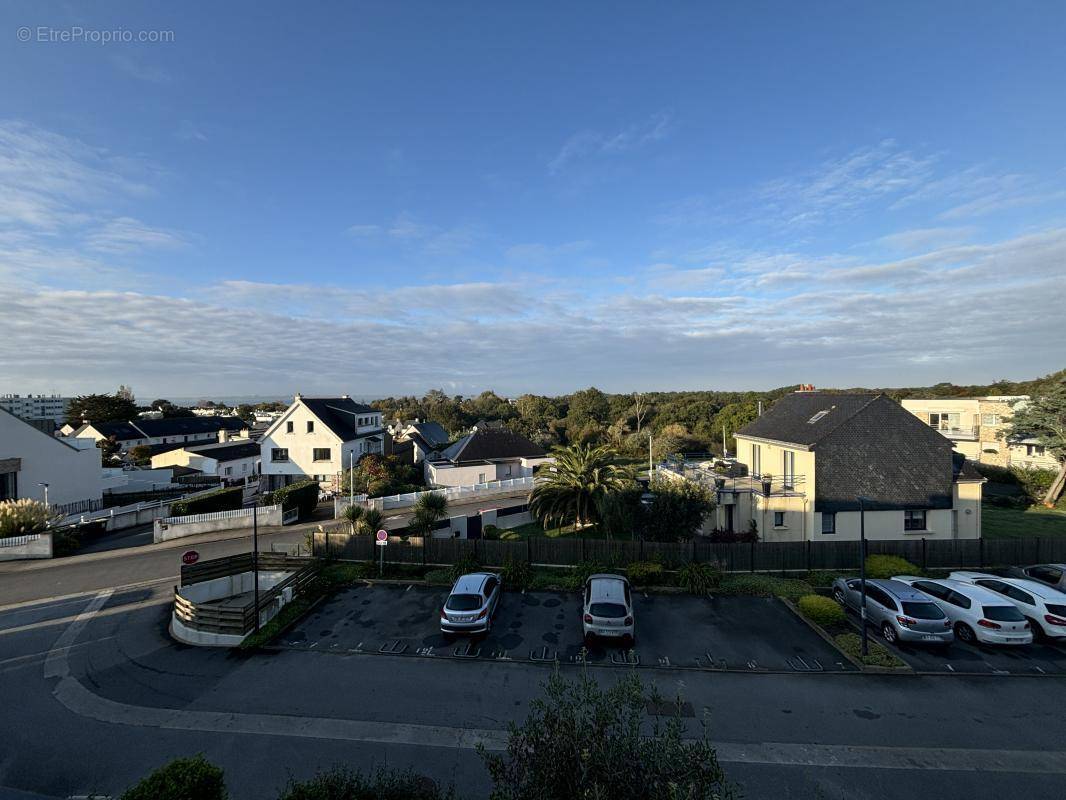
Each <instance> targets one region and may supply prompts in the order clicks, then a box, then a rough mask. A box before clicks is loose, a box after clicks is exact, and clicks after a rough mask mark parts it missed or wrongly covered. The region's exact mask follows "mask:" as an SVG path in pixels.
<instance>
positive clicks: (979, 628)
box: [892, 575, 1033, 645]
mask: <svg viewBox="0 0 1066 800" xmlns="http://www.w3.org/2000/svg"><path fill="white" fill-rule="evenodd" d="M892 580H894V581H899V582H900V583H905V584H907V585H908V586H911V587H913V588H915V589H917V590H919V591H921V592H925V593H926V594H927V595H929V596H930V597H932V598H933V600H934V601H936V604H937V605H938V606H940V610H941V611H943V612H944V613H945V614H946V615H947V617H948V619H950V620H951V622H952V630H953V631H954V632H955V638H956V639H958V640H959V641H962V642H968V643H971V644H972V643H974V642H981V643H983V644H1013V645H1018V644H1032V641H1033V631H1032V626H1031V625H1030V624H1029V623H1028V622H1027V621H1026V619H1025V616H1024V615H1023V614H1022V612H1021V611H1019V610H1018V609H1017V607H1016V606H1015V605H1014V604H1013V603H1012V602H1010V600H1008V599H1007V598H1005V597H1003V596H1002V595H999V594H996V593H995V592H993V591H991V590H989V589H985V588H983V587H981V586H977V585H975V584H972V583H963V582H961V581H953V580H950V579H944V578H937V579H936V580H934V579H932V578H917V577H915V576H913V575H896V576H894V577H893V578H892Z"/></svg>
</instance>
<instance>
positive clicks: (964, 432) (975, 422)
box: [903, 394, 1059, 470]
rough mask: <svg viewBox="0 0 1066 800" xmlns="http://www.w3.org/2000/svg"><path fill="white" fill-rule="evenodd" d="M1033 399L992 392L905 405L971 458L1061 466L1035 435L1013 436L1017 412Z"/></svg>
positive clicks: (1007, 464)
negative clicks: (1012, 429) (1011, 430)
mask: <svg viewBox="0 0 1066 800" xmlns="http://www.w3.org/2000/svg"><path fill="white" fill-rule="evenodd" d="M1028 402H1029V396H1028V395H1024V394H1023V395H991V396H987V397H953V398H949V399H943V400H937V399H922V398H912V397H908V398H907V399H906V400H904V401H903V407H904V408H905V409H907V411H909V412H911V413H912V414H914V415H915V416H916V417H918V419H920V420H922V422H924V423H926V424H927V425H929V427H931V428H935V429H936V430H938V431H940V433H942V434H943V435H944V436H946V437H947V438H948V439H950V440H951V442H952V446H953V447H954V448H955V449H956V450H957V451H958V452H960V453H962V454H963V455H964V456H966V458H968V459H970V460H971V461H977V462H979V463H982V464H992V465H994V466H998V467H1023V468H1028V469H1053V470H1057V469H1058V468H1059V462H1058V461H1057V460H1056V459H1055V457H1054V456H1053V455H1052V454H1051V453H1050V452H1048V451H1047V449H1046V448H1045V447H1044V446H1043V445H1042V444H1040V442H1039V441H1038V440H1036V439H1034V438H1031V437H1012V436H1010V435H1009V432H1010V429H1011V419H1012V418H1013V416H1014V412H1015V411H1016V410H1019V409H1021V408H1024V407H1025V405H1026V403H1028Z"/></svg>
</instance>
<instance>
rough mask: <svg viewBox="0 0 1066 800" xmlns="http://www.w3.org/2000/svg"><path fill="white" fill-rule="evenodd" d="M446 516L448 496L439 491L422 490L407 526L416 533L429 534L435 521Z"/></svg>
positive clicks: (434, 525)
mask: <svg viewBox="0 0 1066 800" xmlns="http://www.w3.org/2000/svg"><path fill="white" fill-rule="evenodd" d="M446 516H448V498H447V497H446V496H445V495H444V494H441V493H440V492H422V493H421V494H420V495H418V500H417V501H416V502H415V511H414V514H412V515H411V521H410V522H409V523H408V525H407V527H408V528H410V529H411V530H412V531H413V532H414V533H415V534H416V535H419V536H429V535H430V534H431V533H433V529H434V528H436V527H437V523H438V522H440V521H441V520H442V519H444V518H445V517H446Z"/></svg>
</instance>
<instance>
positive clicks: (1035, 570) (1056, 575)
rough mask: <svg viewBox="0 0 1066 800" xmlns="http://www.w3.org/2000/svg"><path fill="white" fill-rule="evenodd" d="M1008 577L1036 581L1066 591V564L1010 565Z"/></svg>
mask: <svg viewBox="0 0 1066 800" xmlns="http://www.w3.org/2000/svg"><path fill="white" fill-rule="evenodd" d="M1007 577H1008V578H1021V579H1022V580H1029V581H1038V582H1039V583H1042V584H1044V585H1045V586H1050V587H1051V588H1052V589H1058V590H1059V591H1060V592H1066V564H1033V566H1031V567H1011V568H1010V569H1008V570H1007Z"/></svg>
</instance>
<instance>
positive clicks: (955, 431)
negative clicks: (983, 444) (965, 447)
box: [929, 425, 981, 442]
mask: <svg viewBox="0 0 1066 800" xmlns="http://www.w3.org/2000/svg"><path fill="white" fill-rule="evenodd" d="M929 427H931V428H932V429H933V430H935V431H937V432H938V433H940V434H941V435H942V436H945V437H947V438H948V439H951V440H952V441H953V442H976V441H977V439H978V438H979V436H980V434H981V429H980V427H978V426H977V425H973V426H971V427H950V426H947V425H930V426H929Z"/></svg>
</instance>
